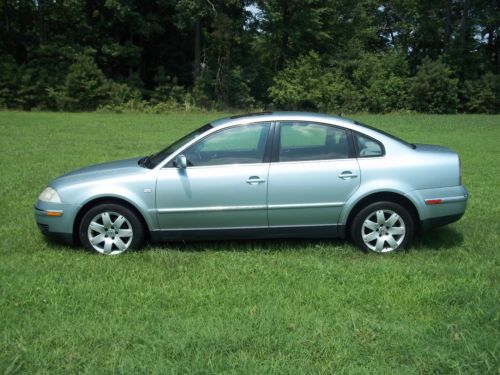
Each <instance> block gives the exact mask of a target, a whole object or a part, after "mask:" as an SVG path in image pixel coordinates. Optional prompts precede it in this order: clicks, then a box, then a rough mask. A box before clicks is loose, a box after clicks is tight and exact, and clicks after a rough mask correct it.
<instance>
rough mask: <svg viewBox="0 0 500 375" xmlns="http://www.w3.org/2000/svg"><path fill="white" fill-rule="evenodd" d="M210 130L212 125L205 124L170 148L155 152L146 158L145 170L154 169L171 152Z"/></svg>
mask: <svg viewBox="0 0 500 375" xmlns="http://www.w3.org/2000/svg"><path fill="white" fill-rule="evenodd" d="M210 129H212V125H210V124H207V125H204V126H202V127H201V128H199V129H196V130H195V131H193V132H191V133H189V134H187V135H185V136H184V137H182V138H181V139H179V140H177V141H175V142H174V143H172V144H171V145H170V146H168V147H167V148H165V149H163V150H161V151H160V152H157V153H156V154H153V155H151V156H150V157H149V158H147V165H146V167H147V168H154V167H156V166H157V165H158V164H159V163H161V162H162V161H163V160H165V158H166V157H168V156H169V155H171V154H172V153H173V152H175V151H176V150H177V149H178V148H180V147H182V146H184V145H185V144H187V143H189V142H191V141H192V140H193V139H195V138H197V137H199V136H200V135H202V134H203V133H205V132H206V131H208V130H210Z"/></svg>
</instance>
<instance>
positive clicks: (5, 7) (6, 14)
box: [3, 0, 10, 34]
mask: <svg viewBox="0 0 500 375" xmlns="http://www.w3.org/2000/svg"><path fill="white" fill-rule="evenodd" d="M3 17H4V21H5V31H7V34H9V33H10V20H9V4H8V3H7V0H3Z"/></svg>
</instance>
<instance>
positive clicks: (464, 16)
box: [460, 0, 470, 56]
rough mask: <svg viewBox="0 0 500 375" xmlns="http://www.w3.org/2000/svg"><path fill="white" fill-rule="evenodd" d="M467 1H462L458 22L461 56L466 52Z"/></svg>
mask: <svg viewBox="0 0 500 375" xmlns="http://www.w3.org/2000/svg"><path fill="white" fill-rule="evenodd" d="M469 6H470V4H469V0H464V5H463V9H462V20H461V22H460V50H461V52H462V56H463V54H464V53H465V52H467V45H466V44H467V17H468V16H469Z"/></svg>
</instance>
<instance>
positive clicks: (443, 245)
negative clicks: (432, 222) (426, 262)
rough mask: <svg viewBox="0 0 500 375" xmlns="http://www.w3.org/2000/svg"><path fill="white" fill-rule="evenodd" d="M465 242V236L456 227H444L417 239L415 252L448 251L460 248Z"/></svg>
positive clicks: (414, 243) (432, 230) (414, 245)
mask: <svg viewBox="0 0 500 375" xmlns="http://www.w3.org/2000/svg"><path fill="white" fill-rule="evenodd" d="M463 241H464V236H463V234H462V233H461V232H460V231H458V230H457V229H455V228H454V227H450V226H444V227H439V228H434V229H431V230H429V231H427V232H424V233H422V234H420V235H418V236H416V237H415V239H414V240H413V246H412V248H413V249H414V250H417V251H420V250H448V249H453V248H456V247H459V246H460V245H461V244H462V242H463Z"/></svg>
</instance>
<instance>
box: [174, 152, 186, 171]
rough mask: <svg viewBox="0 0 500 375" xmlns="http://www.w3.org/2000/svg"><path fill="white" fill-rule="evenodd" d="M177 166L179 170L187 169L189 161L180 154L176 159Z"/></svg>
mask: <svg viewBox="0 0 500 375" xmlns="http://www.w3.org/2000/svg"><path fill="white" fill-rule="evenodd" d="M175 166H176V167H177V168H179V169H185V168H187V159H186V157H185V156H184V155H182V154H180V155H177V157H176V158H175Z"/></svg>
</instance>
